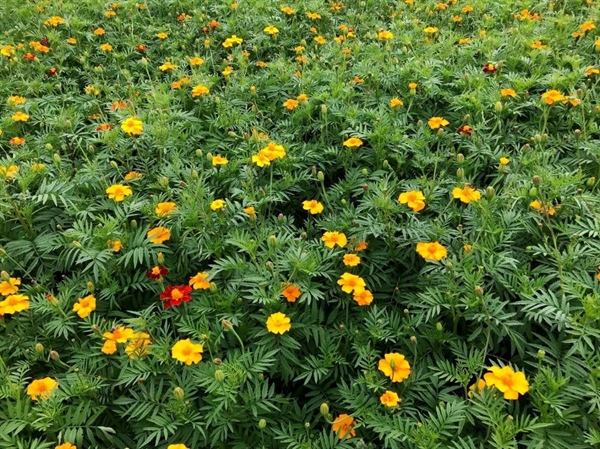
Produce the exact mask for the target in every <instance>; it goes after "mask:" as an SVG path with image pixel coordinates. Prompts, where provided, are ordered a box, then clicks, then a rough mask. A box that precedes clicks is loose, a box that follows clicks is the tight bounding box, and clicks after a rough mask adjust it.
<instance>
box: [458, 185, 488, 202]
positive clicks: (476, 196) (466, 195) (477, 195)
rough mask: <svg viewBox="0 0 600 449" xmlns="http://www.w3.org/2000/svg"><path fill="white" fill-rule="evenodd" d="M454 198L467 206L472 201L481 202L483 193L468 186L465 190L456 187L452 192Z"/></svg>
mask: <svg viewBox="0 0 600 449" xmlns="http://www.w3.org/2000/svg"><path fill="white" fill-rule="evenodd" d="M452 196H453V197H454V198H456V199H460V200H461V201H462V202H463V203H465V204H469V203H470V202H471V201H479V200H480V199H481V192H479V190H475V189H474V188H473V187H471V186H470V185H469V184H467V185H466V186H465V187H464V189H461V188H460V187H455V188H454V189H453V190H452Z"/></svg>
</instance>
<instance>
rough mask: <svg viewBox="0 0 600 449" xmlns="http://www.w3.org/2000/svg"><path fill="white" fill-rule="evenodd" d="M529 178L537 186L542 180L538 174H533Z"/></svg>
mask: <svg viewBox="0 0 600 449" xmlns="http://www.w3.org/2000/svg"><path fill="white" fill-rule="evenodd" d="M531 180H532V181H533V183H534V184H535V185H536V186H537V185H540V182H542V178H540V176H539V175H534V176H533V178H531Z"/></svg>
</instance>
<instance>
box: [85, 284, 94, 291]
mask: <svg viewBox="0 0 600 449" xmlns="http://www.w3.org/2000/svg"><path fill="white" fill-rule="evenodd" d="M85 286H86V287H87V290H88V292H90V293H94V283H93V282H92V281H88V282H87V284H85Z"/></svg>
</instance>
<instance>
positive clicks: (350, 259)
mask: <svg viewBox="0 0 600 449" xmlns="http://www.w3.org/2000/svg"><path fill="white" fill-rule="evenodd" d="M343 262H344V265H346V266H347V267H355V266H357V265H358V264H359V263H360V257H358V256H357V255H356V254H344V259H343Z"/></svg>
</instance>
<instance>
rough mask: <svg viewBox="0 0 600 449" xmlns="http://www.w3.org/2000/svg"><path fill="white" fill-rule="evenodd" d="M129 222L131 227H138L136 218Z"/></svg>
mask: <svg viewBox="0 0 600 449" xmlns="http://www.w3.org/2000/svg"><path fill="white" fill-rule="evenodd" d="M129 224H130V225H131V229H137V226H138V224H137V221H136V220H133V219H132V220H131V221H130V222H129Z"/></svg>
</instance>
